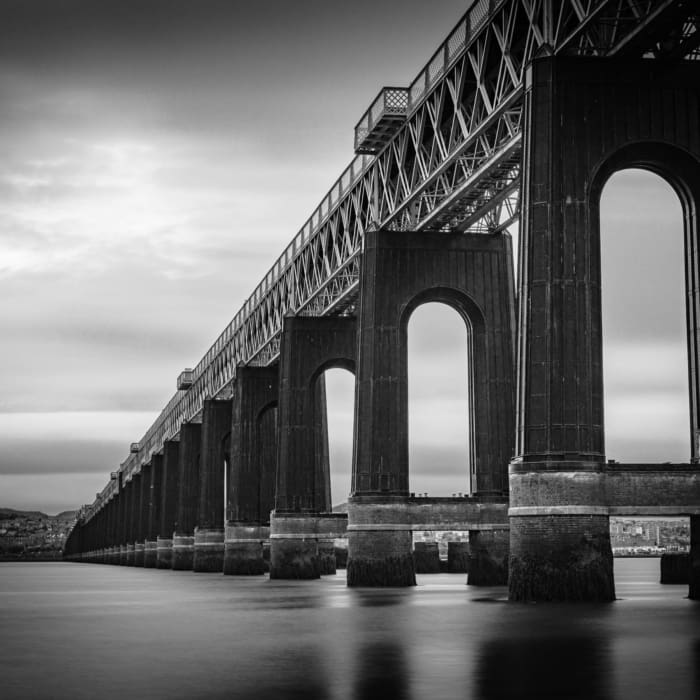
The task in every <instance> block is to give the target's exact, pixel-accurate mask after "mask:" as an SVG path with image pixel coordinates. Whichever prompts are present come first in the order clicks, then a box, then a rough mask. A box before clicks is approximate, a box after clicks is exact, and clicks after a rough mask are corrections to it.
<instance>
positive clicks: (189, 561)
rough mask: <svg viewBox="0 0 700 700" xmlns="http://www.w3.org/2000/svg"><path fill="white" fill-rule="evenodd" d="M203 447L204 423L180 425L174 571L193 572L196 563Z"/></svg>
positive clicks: (173, 557) (174, 532) (173, 555)
mask: <svg viewBox="0 0 700 700" xmlns="http://www.w3.org/2000/svg"><path fill="white" fill-rule="evenodd" d="M201 445H202V424H201V423H195V422H191V423H189V422H187V423H183V424H182V425H181V426H180V448H179V450H178V466H177V470H178V477H179V478H178V492H177V510H176V516H175V528H174V530H173V553H172V568H173V569H175V570H176V571H191V570H192V566H193V563H194V528H195V524H196V522H197V508H198V505H199V460H200V451H201Z"/></svg>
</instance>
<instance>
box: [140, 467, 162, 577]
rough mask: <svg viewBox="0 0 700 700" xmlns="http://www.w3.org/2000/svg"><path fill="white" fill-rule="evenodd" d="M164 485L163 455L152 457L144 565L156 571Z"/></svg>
mask: <svg viewBox="0 0 700 700" xmlns="http://www.w3.org/2000/svg"><path fill="white" fill-rule="evenodd" d="M162 485H163V455H162V454H154V455H153V456H152V457H151V480H150V483H149V486H148V509H147V511H146V513H147V522H146V541H145V542H144V552H143V565H144V567H145V568H147V569H154V568H155V567H156V564H157V563H158V539H157V538H158V531H159V528H160V506H161V488H162Z"/></svg>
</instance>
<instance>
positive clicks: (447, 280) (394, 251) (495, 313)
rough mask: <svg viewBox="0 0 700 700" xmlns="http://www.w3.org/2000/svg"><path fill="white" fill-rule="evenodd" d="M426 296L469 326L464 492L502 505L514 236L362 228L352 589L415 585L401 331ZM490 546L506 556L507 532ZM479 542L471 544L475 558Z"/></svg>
mask: <svg viewBox="0 0 700 700" xmlns="http://www.w3.org/2000/svg"><path fill="white" fill-rule="evenodd" d="M429 301H440V302H444V303H446V304H448V305H450V306H451V307H452V308H454V309H455V310H456V311H457V312H458V313H459V314H460V315H461V316H462V318H463V319H464V321H465V324H466V326H467V330H468V338H469V358H468V360H469V365H468V366H469V373H470V384H471V386H470V393H471V395H472V400H471V405H470V422H469V424H468V425H465V433H468V434H469V438H470V439H469V444H470V450H471V465H470V467H469V466H468V465H466V464H465V466H464V481H465V485H466V484H467V483H469V478H471V490H472V492H473V493H474V495H475V496H477V497H479V498H484V499H486V500H488V499H489V498H493V499H496V500H498V499H500V500H501V501H504V500H505V494H506V489H507V469H508V463H509V461H510V459H511V456H512V454H513V435H514V426H513V423H514V408H513V406H514V384H513V374H514V372H513V317H514V292H513V260H512V252H511V243H510V237H509V236H508V235H507V234H494V235H470V234H457V235H450V234H443V233H423V232H416V233H411V232H399V231H396V232H394V231H369V232H368V233H367V234H366V237H365V250H364V254H363V257H362V266H361V277H360V312H359V341H358V348H359V350H358V377H357V382H356V402H355V456H354V465H353V482H352V496H351V498H350V502H349V509H348V565H347V573H348V585H350V586H410V585H415V572H414V563H413V556H412V549H413V547H412V529H413V527H414V524H413V523H412V515H411V513H412V512H413V507H412V505H411V503H410V501H409V499H410V493H409V479H408V367H407V364H408V360H407V328H408V321H409V318H410V316H411V313H412V312H413V311H414V310H415V309H416V308H417V307H418V306H419V305H420V304H422V303H425V302H429ZM470 468H471V474H470V473H469V471H470ZM501 527H503V525H501ZM476 530H478V527H477V528H476ZM502 532H507V530H506V529H504V530H502ZM491 539H492V543H493V547H495V548H497V549H498V550H499V554H498V555H497V558H500V559H501V560H502V558H503V536H501V537H500V538H498V537H495V536H494V537H492V538H491ZM487 540H488V537H484V538H482V540H481V544H480V548H479V551H480V552H482V557H481V560H482V561H485V560H487V559H488V557H487V556H486V552H487V551H488V549H489V543H488V541H487ZM477 580H478V574H477Z"/></svg>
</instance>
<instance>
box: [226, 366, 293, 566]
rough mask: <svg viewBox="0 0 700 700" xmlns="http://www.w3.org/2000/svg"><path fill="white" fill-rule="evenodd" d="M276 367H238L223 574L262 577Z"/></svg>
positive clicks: (273, 453) (273, 461)
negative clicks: (258, 575) (256, 575)
mask: <svg viewBox="0 0 700 700" xmlns="http://www.w3.org/2000/svg"><path fill="white" fill-rule="evenodd" d="M278 383H279V379H278V371H277V367H245V366H239V367H238V368H237V370H236V378H235V381H234V387H233V407H232V425H231V462H230V464H229V470H228V475H227V478H228V489H227V507H226V533H225V542H224V565H223V567H224V573H225V574H238V575H253V574H263V573H265V572H266V571H267V569H268V565H267V562H265V560H264V557H263V544H264V543H265V542H268V541H269V540H270V512H271V511H272V509H273V508H274V501H275V471H276V466H277V394H278Z"/></svg>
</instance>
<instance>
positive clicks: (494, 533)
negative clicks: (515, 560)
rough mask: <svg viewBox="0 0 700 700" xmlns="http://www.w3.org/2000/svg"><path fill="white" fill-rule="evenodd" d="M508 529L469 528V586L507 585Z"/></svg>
mask: <svg viewBox="0 0 700 700" xmlns="http://www.w3.org/2000/svg"><path fill="white" fill-rule="evenodd" d="M509 549H510V533H509V532H508V530H470V532H469V560H468V564H467V567H468V569H469V573H468V575H467V583H468V584H469V585H470V586H507V585H508V553H509Z"/></svg>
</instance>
